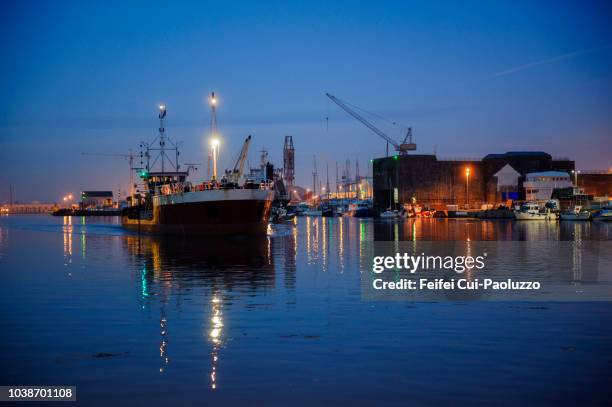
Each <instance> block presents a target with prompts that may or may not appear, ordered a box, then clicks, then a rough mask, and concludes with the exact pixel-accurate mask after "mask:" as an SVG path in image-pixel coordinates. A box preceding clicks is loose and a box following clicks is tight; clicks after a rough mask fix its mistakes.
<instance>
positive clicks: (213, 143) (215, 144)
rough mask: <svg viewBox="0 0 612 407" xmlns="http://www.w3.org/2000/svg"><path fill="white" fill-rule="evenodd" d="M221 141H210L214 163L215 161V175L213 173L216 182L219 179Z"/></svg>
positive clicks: (214, 139)
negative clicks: (218, 163)
mask: <svg viewBox="0 0 612 407" xmlns="http://www.w3.org/2000/svg"><path fill="white" fill-rule="evenodd" d="M219 144H220V142H219V139H218V138H213V139H212V140H210V148H211V149H212V161H213V173H212V179H213V180H216V179H217V159H218V157H219Z"/></svg>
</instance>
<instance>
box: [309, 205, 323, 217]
mask: <svg viewBox="0 0 612 407" xmlns="http://www.w3.org/2000/svg"><path fill="white" fill-rule="evenodd" d="M322 214H323V212H322V211H321V207H316V206H313V207H311V208H308V210H307V211H305V212H304V216H321V215H322Z"/></svg>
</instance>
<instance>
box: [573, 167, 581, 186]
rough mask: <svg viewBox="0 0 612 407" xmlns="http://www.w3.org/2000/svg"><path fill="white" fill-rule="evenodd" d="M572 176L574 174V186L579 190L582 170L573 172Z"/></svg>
mask: <svg viewBox="0 0 612 407" xmlns="http://www.w3.org/2000/svg"><path fill="white" fill-rule="evenodd" d="M572 174H574V186H575V187H576V188H578V174H580V170H572Z"/></svg>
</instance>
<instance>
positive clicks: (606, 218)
mask: <svg viewBox="0 0 612 407" xmlns="http://www.w3.org/2000/svg"><path fill="white" fill-rule="evenodd" d="M593 220H594V221H598V222H612V209H601V210H599V211H597V212H595V214H593Z"/></svg>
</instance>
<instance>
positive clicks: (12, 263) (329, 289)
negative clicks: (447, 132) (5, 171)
mask: <svg viewBox="0 0 612 407" xmlns="http://www.w3.org/2000/svg"><path fill="white" fill-rule="evenodd" d="M466 239H470V240H473V241H478V240H518V241H543V240H545V241H548V240H555V241H557V240H560V241H578V240H580V241H593V240H597V241H609V240H611V239H612V224H606V223H596V222H565V223H564V222H537V221H536V222H516V221H511V220H490V221H479V220H459V219H416V220H412V219H411V220H406V221H400V222H393V221H377V220H372V219H356V218H346V217H345V218H321V217H312V218H311V217H304V218H298V219H297V220H296V224H295V225H294V224H287V225H275V226H273V227H271V228H270V231H269V235H268V236H267V237H265V238H262V239H255V240H253V239H233V240H215V241H206V240H200V239H184V238H159V237H151V236H139V235H137V234H134V233H131V232H126V231H125V230H123V229H122V227H121V225H120V224H119V221H118V219H117V218H84V217H63V218H62V217H58V218H54V217H51V216H37V215H32V216H5V217H1V218H0V276H1V278H2V280H1V284H0V323H1V326H2V331H1V332H2V333H1V334H0V335H1V336H0V341H1V343H2V351H1V352H0V364H1V366H2V369H1V371H2V373H1V375H2V377H1V380H0V382H1V383H2V384H4V385H74V386H76V388H77V403H83V404H87V405H100V406H105V405H109V404H111V403H112V404H114V405H145V404H146V405H170V404H173V405H186V404H196V403H197V404H201V405H253V404H255V405H268V406H269V405H286V404H287V403H288V402H291V404H292V405H300V404H303V405H313V404H315V405H320V404H324V405H330V404H340V403H351V404H353V405H376V404H379V403H381V402H383V401H385V402H387V403H389V404H390V405H406V404H416V405H424V404H429V405H431V404H436V405H439V404H443V405H457V404H468V403H469V404H474V405H491V404H495V405H500V404H502V405H503V404H505V405H517V404H525V403H540V404H564V403H567V402H568V401H570V400H572V401H573V402H575V403H576V404H577V403H580V400H589V401H591V402H592V401H594V400H600V401H602V402H603V401H604V400H606V397H607V396H609V394H610V385H611V384H612V306H611V305H610V303H609V302H525V303H519V302H479V301H474V302H450V301H449V302H409V301H388V302H385V301H376V302H372V301H364V300H363V298H362V296H361V288H360V278H361V277H360V264H361V261H362V260H363V259H361V258H360V255H361V254H360V245H362V244H363V242H371V241H373V240H417V241H435V240H466Z"/></svg>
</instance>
